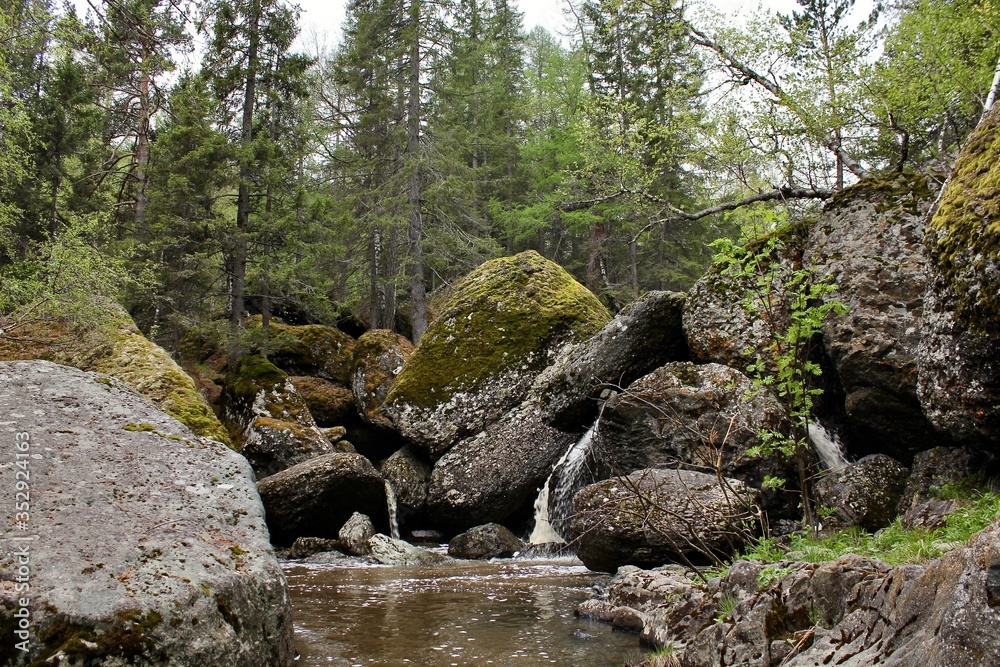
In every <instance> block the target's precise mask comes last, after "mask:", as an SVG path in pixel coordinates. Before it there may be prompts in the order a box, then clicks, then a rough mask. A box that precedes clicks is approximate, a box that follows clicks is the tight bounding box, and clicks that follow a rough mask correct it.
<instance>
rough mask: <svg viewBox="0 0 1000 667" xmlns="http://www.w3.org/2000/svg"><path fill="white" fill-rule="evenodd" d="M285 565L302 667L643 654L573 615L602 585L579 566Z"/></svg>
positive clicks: (444, 666)
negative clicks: (592, 592)
mask: <svg viewBox="0 0 1000 667" xmlns="http://www.w3.org/2000/svg"><path fill="white" fill-rule="evenodd" d="M284 568H285V574H286V576H287V577H288V584H289V590H290V593H291V597H292V605H293V608H294V620H295V643H296V648H297V649H298V651H299V653H300V654H301V657H300V658H299V661H298V662H297V663H296V664H297V665H300V666H302V667H320V665H323V666H331V665H332V666H334V667H353V666H358V667H362V666H367V665H391V666H397V665H399V666H405V665H428V666H431V667H448V666H453V667H458V666H460V665H477V666H478V665H498V666H507V665H510V666H512V667H515V666H516V667H533V666H536V665H539V666H540V665H553V664H556V665H574V666H581V667H582V666H586V667H605V666H606V667H617V666H619V665H623V664H625V662H626V659H627V658H629V657H637V656H639V655H641V654H643V653H644V651H641V650H640V648H639V641H638V637H637V636H636V635H634V634H625V633H620V632H614V631H612V630H611V628H610V626H608V625H605V624H602V623H596V622H593V621H586V620H582V619H579V618H576V617H575V616H574V615H573V610H574V609H575V608H576V605H578V604H579V603H580V602H581V601H583V600H585V599H587V598H588V597H590V593H591V587H592V586H593V584H594V583H595V582H597V581H599V580H600V579H602V576H601V575H597V574H594V573H592V572H590V571H588V570H587V569H586V568H584V567H583V566H581V565H580V564H579V562H578V561H569V560H554V561H552V560H546V561H540V560H496V561H461V560H456V561H448V562H445V563H443V564H440V565H433V566H420V567H387V566H378V565H368V564H363V563H360V562H354V561H344V562H343V563H337V564H334V565H304V564H301V563H297V562H293V561H289V562H286V563H284Z"/></svg>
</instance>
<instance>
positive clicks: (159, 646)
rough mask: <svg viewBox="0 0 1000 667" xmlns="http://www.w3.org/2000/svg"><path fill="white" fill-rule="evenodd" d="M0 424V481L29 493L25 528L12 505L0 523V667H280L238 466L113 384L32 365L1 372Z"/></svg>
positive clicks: (274, 567)
mask: <svg viewBox="0 0 1000 667" xmlns="http://www.w3.org/2000/svg"><path fill="white" fill-rule="evenodd" d="M0 414H3V420H4V421H3V422H2V423H0V434H2V437H3V439H4V442H5V443H7V445H6V446H5V451H6V454H7V461H6V463H5V465H2V466H0V480H2V482H3V484H4V488H8V489H10V490H11V494H13V493H14V489H15V484H20V483H21V482H22V481H23V482H25V484H26V487H27V488H25V489H23V493H24V494H25V495H26V496H29V495H30V508H29V509H28V510H26V512H27V514H28V516H27V518H23V517H16V516H15V507H14V502H13V495H12V496H11V502H10V503H5V505H4V508H3V509H2V510H0V512H2V513H3V515H4V516H3V532H4V534H3V539H2V540H0V570H2V571H3V572H4V573H5V574H4V577H3V579H4V581H2V582H0V627H2V628H3V634H4V637H5V639H4V642H3V644H2V646H0V663H2V664H5V665H14V666H17V667H22V666H26V665H41V664H74V665H84V664H86V665H125V664H128V665H190V666H191V667H209V666H215V665H236V664H238V665H248V666H259V667H268V666H271V665H278V666H290V665H292V664H293V659H294V656H295V650H294V647H293V645H292V619H291V605H290V602H289V597H288V591H287V588H286V585H285V579H284V576H283V574H282V571H281V568H280V566H279V565H278V562H277V560H276V559H275V557H274V552H273V551H272V549H271V546H270V544H269V541H268V532H267V527H266V526H265V524H264V516H263V508H262V507H261V504H260V499H259V498H258V496H257V493H256V490H255V489H254V485H253V472H252V471H251V470H250V467H249V466H248V465H247V463H246V461H245V460H244V459H243V457H242V456H240V455H239V454H236V453H235V452H233V451H232V450H230V449H229V448H227V447H226V446H224V445H222V444H220V443H219V442H217V441H214V440H211V439H208V438H202V437H198V436H196V435H195V434H194V433H192V432H191V430H189V429H188V428H187V427H186V426H184V425H183V424H181V423H180V422H179V421H177V420H176V419H174V418H172V417H170V416H168V415H167V414H165V413H164V412H162V411H160V410H159V409H158V408H156V407H155V406H154V405H153V404H152V403H150V402H149V401H148V400H146V399H145V398H143V397H142V396H140V395H139V394H137V393H134V391H133V390H132V389H131V388H129V387H127V386H126V385H124V384H123V383H121V382H119V381H117V380H112V379H109V378H108V377H107V376H102V375H98V374H95V373H88V372H83V371H80V370H77V369H73V368H68V367H66V366H59V365H56V364H53V363H49V362H45V361H29V362H12V363H0ZM22 454H23V456H21V455H22ZM22 473H23V474H22ZM15 478H16V479H15ZM17 521H25V522H26V525H25V524H18V523H17ZM26 537H27V538H29V539H28V540H23V539H19V538H26ZM15 573H20V574H23V576H24V577H26V578H28V579H30V589H27V588H24V587H23V586H17V585H16V582H15V581H14V574H15ZM22 609H24V610H26V611H27V613H28V614H29V615H30V628H29V629H28V632H27V633H26V639H27V642H26V643H25V645H24V647H25V648H27V651H21V650H19V649H18V648H17V647H16V646H15V642H20V641H21V640H22V639H21V638H18V637H16V635H15V632H14V630H15V629H16V628H18V624H19V616H20V615H21V614H22V613H23V612H22V611H21V610H22ZM56 656H59V657H56Z"/></svg>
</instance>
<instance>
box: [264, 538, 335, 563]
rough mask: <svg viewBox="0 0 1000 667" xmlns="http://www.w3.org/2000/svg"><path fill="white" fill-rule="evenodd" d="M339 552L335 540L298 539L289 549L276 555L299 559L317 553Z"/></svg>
mask: <svg viewBox="0 0 1000 667" xmlns="http://www.w3.org/2000/svg"><path fill="white" fill-rule="evenodd" d="M340 550H341V544H340V542H338V541H337V540H330V539H326V538H323V537H299V538H296V540H295V542H293V543H292V546H291V547H289V548H288V549H284V550H283V551H282V552H280V553H279V554H278V555H279V556H281V557H282V558H291V559H300V558H307V557H309V556H312V555H313V554H317V553H323V552H329V551H340Z"/></svg>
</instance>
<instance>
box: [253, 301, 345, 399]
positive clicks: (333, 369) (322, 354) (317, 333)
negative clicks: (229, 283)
mask: <svg viewBox="0 0 1000 667" xmlns="http://www.w3.org/2000/svg"><path fill="white" fill-rule="evenodd" d="M255 326H256V327H260V321H259V318H254V319H252V320H251V322H250V323H249V326H248V328H254V327H255ZM353 356H354V339H353V338H351V337H350V336H348V335H347V334H345V333H344V332H342V331H340V330H339V329H337V328H335V327H327V326H323V325H321V324H306V325H302V326H291V325H288V324H281V323H280V322H274V321H273V320H272V321H271V323H270V326H269V327H268V342H267V358H268V359H270V360H271V362H272V363H273V364H274V365H275V366H277V367H278V368H280V369H282V370H283V371H285V372H286V373H289V374H291V375H313V376H316V377H321V378H324V379H327V380H331V381H333V382H337V383H339V384H341V385H344V386H348V384H349V383H350V381H351V361H352V359H353Z"/></svg>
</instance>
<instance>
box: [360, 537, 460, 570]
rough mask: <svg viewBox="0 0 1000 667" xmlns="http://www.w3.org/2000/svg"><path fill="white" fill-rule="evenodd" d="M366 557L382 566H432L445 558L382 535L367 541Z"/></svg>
mask: <svg viewBox="0 0 1000 667" xmlns="http://www.w3.org/2000/svg"><path fill="white" fill-rule="evenodd" d="M368 557H369V558H371V559H373V560H375V561H377V562H379V563H382V564H383V565H434V564H436V563H441V562H443V561H444V560H445V557H444V556H442V555H441V554H436V553H434V552H432V551H428V550H427V549H421V548H420V547H415V546H413V545H412V544H409V543H407V542H404V541H403V540H394V539H392V538H391V537H387V536H385V535H382V534H378V535H373V536H372V538H371V539H370V540H368Z"/></svg>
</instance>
